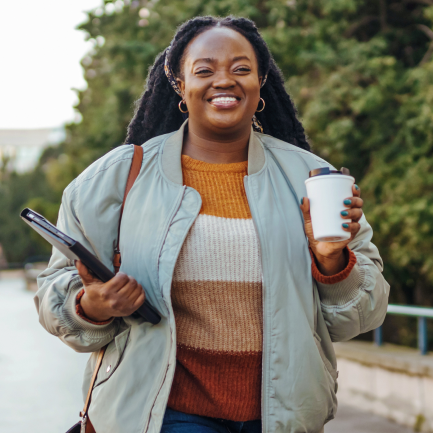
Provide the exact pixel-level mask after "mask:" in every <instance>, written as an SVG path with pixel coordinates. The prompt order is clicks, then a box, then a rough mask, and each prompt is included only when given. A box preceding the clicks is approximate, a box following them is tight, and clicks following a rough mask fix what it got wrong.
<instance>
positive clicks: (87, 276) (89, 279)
mask: <svg viewBox="0 0 433 433" xmlns="http://www.w3.org/2000/svg"><path fill="white" fill-rule="evenodd" d="M75 267H76V268H77V271H78V275H79V276H80V277H81V280H82V281H83V284H84V286H88V285H89V284H94V283H101V281H100V280H98V279H97V278H95V276H94V275H93V274H92V273H90V271H89V270H88V269H87V266H86V265H84V264H83V262H82V261H81V260H75Z"/></svg>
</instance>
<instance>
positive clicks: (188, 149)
mask: <svg viewBox="0 0 433 433" xmlns="http://www.w3.org/2000/svg"><path fill="white" fill-rule="evenodd" d="M250 134H251V127H249V128H248V129H246V128H245V129H244V130H243V131H241V132H239V133H237V134H230V135H227V136H226V137H225V136H221V137H220V136H218V137H216V136H215V135H213V134H206V133H204V132H202V131H200V130H196V129H195V128H194V126H193V125H191V124H190V122H189V121H188V127H187V128H185V135H184V140H183V148H182V154H183V155H187V156H189V157H191V158H193V159H197V160H199V161H204V162H208V163H210V164H230V163H233V162H242V161H247V160H248V143H249V139H250Z"/></svg>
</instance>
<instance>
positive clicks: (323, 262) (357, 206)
mask: <svg viewBox="0 0 433 433" xmlns="http://www.w3.org/2000/svg"><path fill="white" fill-rule="evenodd" d="M352 194H353V197H347V198H346V199H344V201H343V203H342V206H341V207H342V210H341V211H340V217H341V220H342V229H343V230H344V231H345V232H348V233H349V234H350V237H349V238H348V239H345V240H341V241H338V242H335V241H334V242H323V241H318V240H316V239H314V233H313V224H312V220H311V214H310V201H309V199H308V198H307V197H303V198H302V200H301V206H300V208H301V211H302V213H303V215H304V224H305V233H306V235H307V237H308V241H309V245H310V248H311V250H312V252H313V254H314V256H315V258H316V263H317V267H318V268H319V271H320V272H321V273H322V274H323V275H327V276H330V275H335V274H338V273H339V272H341V271H342V270H343V269H344V268H345V267H346V266H347V263H348V257H346V255H345V254H344V250H345V248H346V246H347V245H348V244H349V242H350V241H351V240H352V239H353V238H354V237H355V236H356V234H357V233H358V232H359V230H360V228H361V226H360V224H359V220H360V219H361V217H362V206H363V203H364V202H363V200H362V199H361V197H360V196H361V190H360V189H359V187H358V186H357V185H352ZM348 219H350V220H351V222H344V220H348Z"/></svg>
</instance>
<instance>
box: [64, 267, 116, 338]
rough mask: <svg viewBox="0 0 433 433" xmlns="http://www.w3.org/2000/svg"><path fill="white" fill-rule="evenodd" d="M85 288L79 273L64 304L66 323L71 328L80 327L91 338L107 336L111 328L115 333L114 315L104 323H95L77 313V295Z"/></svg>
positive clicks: (73, 280) (72, 281)
mask: <svg viewBox="0 0 433 433" xmlns="http://www.w3.org/2000/svg"><path fill="white" fill-rule="evenodd" d="M82 289H83V283H82V281H81V278H80V276H79V275H77V276H76V277H74V278H73V279H72V280H71V283H70V286H69V290H68V292H69V293H68V296H67V298H66V300H65V303H64V304H63V314H64V320H65V321H66V325H67V326H68V327H69V328H70V329H80V330H82V331H84V332H86V333H87V334H88V336H89V338H92V339H96V338H100V337H104V338H105V337H106V334H107V332H108V330H109V329H110V330H111V328H113V329H112V332H113V335H114V332H115V328H116V326H115V323H113V321H114V317H113V318H112V319H111V320H110V321H109V322H107V323H106V324H104V325H95V324H94V323H92V322H89V321H88V319H87V320H85V319H83V318H82V317H81V316H79V315H78V314H77V311H76V302H77V301H76V298H77V295H78V294H79V293H80V292H81V291H82Z"/></svg>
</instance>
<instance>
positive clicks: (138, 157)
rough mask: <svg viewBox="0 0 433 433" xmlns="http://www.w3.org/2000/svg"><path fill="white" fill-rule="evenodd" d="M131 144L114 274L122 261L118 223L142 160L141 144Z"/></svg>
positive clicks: (114, 259) (121, 212) (118, 234)
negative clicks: (131, 152)
mask: <svg viewBox="0 0 433 433" xmlns="http://www.w3.org/2000/svg"><path fill="white" fill-rule="evenodd" d="M133 146H134V156H133V157H132V162H131V168H130V169H129V175H128V180H127V181H126V187H125V194H124V195H123V203H122V207H121V209H120V217H119V226H118V228H117V245H116V248H115V250H114V257H113V265H114V272H115V273H116V274H117V273H118V272H119V268H120V264H121V263H122V260H121V256H120V250H119V240H120V224H121V223H122V215H123V208H124V207H125V201H126V197H127V196H128V193H129V191H130V190H131V188H132V185H134V182H135V180H136V179H137V177H138V175H139V173H140V169H141V164H142V162H143V148H142V147H141V146H135V145H133Z"/></svg>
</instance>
